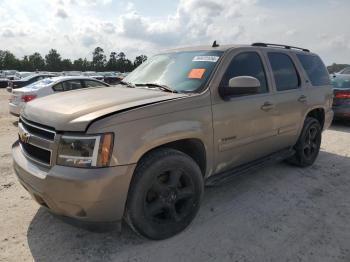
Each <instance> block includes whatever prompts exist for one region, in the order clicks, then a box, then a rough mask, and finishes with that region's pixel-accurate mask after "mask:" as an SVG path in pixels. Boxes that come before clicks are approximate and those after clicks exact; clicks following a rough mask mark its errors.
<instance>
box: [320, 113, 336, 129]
mask: <svg viewBox="0 0 350 262" xmlns="http://www.w3.org/2000/svg"><path fill="white" fill-rule="evenodd" d="M333 117H334V112H333V110H329V111H328V112H326V115H325V119H324V125H323V130H326V129H328V128H329V127H330V126H331V124H332V121H333Z"/></svg>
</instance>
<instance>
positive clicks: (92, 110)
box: [22, 86, 185, 131]
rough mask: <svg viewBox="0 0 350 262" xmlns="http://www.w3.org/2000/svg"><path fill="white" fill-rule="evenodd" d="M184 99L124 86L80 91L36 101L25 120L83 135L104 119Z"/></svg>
mask: <svg viewBox="0 0 350 262" xmlns="http://www.w3.org/2000/svg"><path fill="white" fill-rule="evenodd" d="M184 96H185V95H184V94H173V93H167V92H163V91H158V90H150V89H140V88H126V87H122V86H114V87H103V88H89V89H80V90H75V91H68V92H63V93H58V94H54V95H50V96H46V97H43V98H39V99H36V100H33V101H31V102H29V103H28V104H27V105H26V106H25V108H24V111H23V112H22V116H23V117H25V118H27V119H28V120H31V121H33V122H37V123H40V124H42V125H46V126H49V127H53V128H55V129H56V130H59V131H84V130H85V129H86V127H87V126H88V124H89V123H90V122H91V121H92V120H94V119H96V118H99V117H102V116H104V115H107V114H111V113H116V112H118V111H124V110H127V109H131V108H135V107H140V106H143V105H147V104H152V103H157V102H161V101H165V100H171V99H176V98H180V97H184Z"/></svg>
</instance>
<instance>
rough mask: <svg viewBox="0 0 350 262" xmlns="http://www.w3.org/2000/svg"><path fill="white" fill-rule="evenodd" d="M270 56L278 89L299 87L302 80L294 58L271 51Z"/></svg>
mask: <svg viewBox="0 0 350 262" xmlns="http://www.w3.org/2000/svg"><path fill="white" fill-rule="evenodd" d="M268 57H269V61H270V64H271V67H272V72H273V76H274V78H275V83H276V88H277V91H285V90H292V89H297V88H299V86H300V80H299V76H298V73H297V70H296V68H295V66H294V63H293V61H292V59H291V58H290V57H289V56H288V55H286V54H282V53H269V54H268Z"/></svg>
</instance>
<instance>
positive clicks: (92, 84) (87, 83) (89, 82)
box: [84, 80, 104, 87]
mask: <svg viewBox="0 0 350 262" xmlns="http://www.w3.org/2000/svg"><path fill="white" fill-rule="evenodd" d="M84 82H85V87H96V86H104V84H102V83H100V82H97V81H92V80H85V81H84Z"/></svg>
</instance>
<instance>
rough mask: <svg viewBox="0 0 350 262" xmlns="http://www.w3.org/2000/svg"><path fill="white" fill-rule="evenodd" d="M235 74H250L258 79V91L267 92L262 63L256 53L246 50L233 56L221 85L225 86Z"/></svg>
mask: <svg viewBox="0 0 350 262" xmlns="http://www.w3.org/2000/svg"><path fill="white" fill-rule="evenodd" d="M237 76H251V77H255V78H256V79H258V80H259V81H260V89H259V93H267V92H268V88H267V81H266V74H265V70H264V66H263V63H262V61H261V58H260V56H259V54H258V53H256V52H246V53H241V54H238V55H237V56H235V57H234V58H233V60H232V61H231V64H230V65H229V67H228V69H227V71H226V73H225V75H224V77H223V79H222V81H221V85H220V86H221V87H222V88H227V87H228V86H229V84H228V83H229V81H230V79H231V78H234V77H237Z"/></svg>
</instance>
